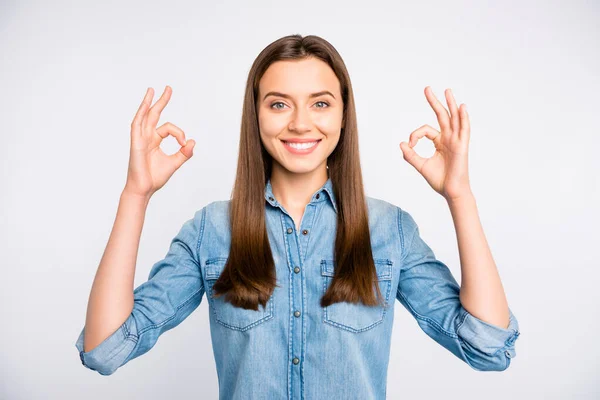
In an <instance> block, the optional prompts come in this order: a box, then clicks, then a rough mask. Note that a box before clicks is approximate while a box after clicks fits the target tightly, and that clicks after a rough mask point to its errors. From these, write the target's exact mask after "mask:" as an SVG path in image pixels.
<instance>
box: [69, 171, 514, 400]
mask: <svg viewBox="0 0 600 400" xmlns="http://www.w3.org/2000/svg"><path fill="white" fill-rule="evenodd" d="M265 200H266V202H265V207H266V225H267V233H268V237H269V241H270V245H271V250H272V253H273V258H274V261H275V268H276V274H277V284H278V285H279V286H278V287H276V288H275V290H274V292H273V294H272V296H271V298H270V299H269V301H268V302H267V306H266V307H265V308H263V307H262V306H260V305H259V309H258V311H255V310H246V309H242V308H236V307H233V306H232V305H231V304H230V303H227V302H224V300H223V296H221V297H217V298H212V292H211V288H212V285H213V284H214V282H215V281H216V279H217V278H218V276H219V275H220V273H221V272H222V270H223V268H224V266H225V262H226V261H227V257H228V251H229V247H230V230H229V220H228V218H229V217H228V203H229V201H214V202H212V203H210V204H208V205H206V206H205V207H203V208H202V209H200V210H198V211H196V212H195V214H194V217H193V218H191V219H190V220H188V221H186V222H185V223H184V224H183V226H182V227H181V229H180V231H179V233H178V234H177V235H176V236H175V238H174V239H173V240H172V241H171V244H170V247H169V250H168V252H167V254H166V256H165V258H164V259H162V260H160V261H158V262H157V263H155V264H154V265H153V267H152V269H151V271H150V274H149V277H148V280H147V281H146V282H144V283H143V284H141V285H140V286H138V287H137V288H136V289H135V290H134V298H135V301H134V308H133V311H132V313H131V315H130V316H129V317H128V318H127V320H126V321H125V322H124V323H123V325H122V326H120V327H119V328H118V329H117V330H116V331H115V332H114V333H113V334H111V335H110V336H109V337H108V338H106V339H105V340H104V341H103V342H102V343H101V344H99V345H98V346H97V347H95V348H94V349H92V350H91V351H89V352H87V353H86V352H84V351H83V337H84V330H83V329H82V331H81V334H80V335H79V338H78V340H77V342H76V347H77V349H78V351H79V355H80V359H81V362H82V363H83V365H84V366H85V367H87V368H89V369H92V370H95V371H97V372H98V373H100V374H101V375H110V374H112V373H114V372H115V371H116V370H117V369H118V368H119V367H121V366H123V365H124V364H126V363H127V362H129V361H131V360H133V359H134V358H137V357H139V356H141V355H143V354H145V353H146V352H148V351H149V350H150V349H151V348H152V347H153V346H154V345H155V344H156V343H157V340H158V338H159V337H160V335H162V334H163V333H165V332H166V331H168V330H170V329H172V328H174V327H176V326H177V325H179V324H180V323H181V322H182V321H183V320H184V319H185V318H187V317H188V316H189V315H190V314H191V313H192V312H193V311H194V310H195V309H196V308H197V307H198V305H199V304H200V303H201V301H202V299H203V296H204V294H205V293H206V295H207V296H206V298H207V301H208V307H209V319H210V333H211V338H212V346H213V354H214V358H215V364H216V369H217V376H218V384H219V398H220V399H248V398H253V399H254V398H255V399H332V398H334V399H385V397H386V382H387V370H388V361H389V355H390V342H391V334H392V326H393V322H394V305H395V301H394V300H398V302H399V303H400V304H402V306H404V307H405V308H406V309H407V310H408V311H409V312H410V314H411V315H412V316H413V317H414V318H415V320H416V322H417V323H418V325H419V326H420V328H421V329H422V330H423V331H424V332H425V333H426V334H427V335H428V336H429V337H431V338H432V339H433V340H435V341H436V342H437V343H439V344H440V345H442V346H443V347H444V348H446V349H448V350H449V351H450V352H451V353H452V354H454V355H455V356H456V357H458V358H459V359H460V360H462V361H464V362H465V363H467V364H468V365H469V366H470V367H472V368H473V369H475V370H477V371H503V370H505V369H506V368H508V366H509V365H510V361H511V359H512V358H513V357H515V355H516V352H515V340H516V339H517V337H518V336H519V326H518V322H517V319H516V318H515V316H514V315H513V313H512V310H510V309H509V313H510V324H509V326H508V328H503V327H499V326H496V325H492V324H490V323H487V322H485V321H482V320H480V319H478V318H477V317H475V316H473V315H471V314H470V313H469V312H468V311H467V310H466V309H465V308H463V307H462V305H461V303H460V300H459V289H460V287H459V285H458V284H457V282H456V280H455V279H454V277H453V276H452V274H451V272H450V270H449V269H448V267H447V266H446V265H445V264H444V263H443V262H441V261H439V260H437V259H436V258H435V255H434V253H433V251H432V250H431V248H430V247H429V246H428V245H427V244H426V243H425V242H424V241H423V239H422V238H421V237H420V235H419V229H418V227H417V225H416V223H415V220H414V219H413V218H412V217H411V215H410V214H409V213H408V212H406V211H404V210H402V209H401V208H399V207H397V206H395V205H392V204H390V203H388V202H386V201H383V200H380V199H375V198H372V197H368V196H367V207H368V216H369V228H370V234H371V246H372V251H373V258H374V261H375V267H376V271H377V284H379V287H380V289H381V293H382V294H383V296H384V298H385V301H386V302H385V304H384V305H381V306H375V307H368V306H364V305H363V304H362V303H358V304H352V303H335V304H333V305H331V306H329V307H325V308H323V307H321V306H320V304H319V301H320V298H321V296H322V295H323V294H324V293H325V290H326V289H327V287H328V285H329V284H330V283H331V281H332V279H333V273H334V262H333V259H334V257H333V256H334V242H335V234H336V224H337V219H336V217H337V212H338V210H337V205H336V200H335V196H334V192H333V188H332V182H331V180H330V179H328V180H327V182H326V183H325V184H324V185H323V186H322V187H321V188H320V189H319V190H318V191H316V192H315V193H313V195H312V197H311V199H310V202H309V204H308V205H307V206H306V208H305V211H304V214H303V216H302V220H301V224H300V230H297V229H296V226H295V223H294V221H293V219H292V217H291V216H290V214H289V213H288V212H287V211H286V210H285V208H284V207H283V206H282V205H281V204H280V203H278V202H277V200H276V199H275V197H274V195H273V192H272V188H271V182H270V180H268V181H267V185H266V187H265Z"/></svg>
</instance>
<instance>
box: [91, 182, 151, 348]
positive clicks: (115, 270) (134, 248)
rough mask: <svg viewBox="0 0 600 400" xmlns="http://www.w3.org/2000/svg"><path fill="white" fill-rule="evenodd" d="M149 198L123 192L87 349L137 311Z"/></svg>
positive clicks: (96, 286) (97, 282) (95, 295)
mask: <svg viewBox="0 0 600 400" xmlns="http://www.w3.org/2000/svg"><path fill="white" fill-rule="evenodd" d="M148 202H149V198H144V197H140V196H135V195H130V194H128V193H127V192H125V191H124V192H123V193H122V194H121V197H120V200H119V207H118V210H117V215H116V218H115V223H114V225H113V229H112V231H111V234H110V237H109V239H108V244H107V246H106V249H105V250H104V254H103V256H102V259H101V261H100V265H99V266H98V270H97V272H96V276H95V278H94V282H93V285H92V289H91V292H90V297H89V301H88V307H87V315H86V323H85V337H84V344H85V346H84V351H85V352H88V351H90V350H92V349H93V348H95V347H96V346H97V345H99V344H100V343H102V342H103V341H104V339H106V338H107V337H108V336H110V334H112V333H113V332H115V331H116V330H117V328H119V327H120V326H121V325H122V324H123V322H125V320H126V319H127V318H128V317H129V315H130V314H131V311H132V310H133V298H134V297H133V290H134V288H133V284H134V277H135V266H136V260H137V253H138V248H139V242H140V236H141V233H142V227H143V224H144V218H145V215H146V208H147V205H148Z"/></svg>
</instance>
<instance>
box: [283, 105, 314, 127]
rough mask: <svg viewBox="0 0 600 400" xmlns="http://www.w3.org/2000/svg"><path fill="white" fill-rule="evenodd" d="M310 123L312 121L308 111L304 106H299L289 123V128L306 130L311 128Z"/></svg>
mask: <svg viewBox="0 0 600 400" xmlns="http://www.w3.org/2000/svg"><path fill="white" fill-rule="evenodd" d="M310 125H311V121H310V115H309V113H308V111H306V110H304V109H303V108H302V107H298V108H296V110H295V111H294V113H293V114H292V120H291V121H290V124H289V125H288V129H289V130H290V131H294V132H305V131H309V130H310Z"/></svg>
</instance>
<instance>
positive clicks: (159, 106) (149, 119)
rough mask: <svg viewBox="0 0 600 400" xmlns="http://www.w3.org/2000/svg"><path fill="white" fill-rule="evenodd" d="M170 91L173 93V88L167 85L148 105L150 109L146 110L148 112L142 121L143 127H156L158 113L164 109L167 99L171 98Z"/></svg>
mask: <svg viewBox="0 0 600 400" xmlns="http://www.w3.org/2000/svg"><path fill="white" fill-rule="evenodd" d="M171 93H173V90H172V89H171V87H170V86H169V85H167V86H166V87H165V91H164V92H163V94H162V95H161V96H160V98H159V99H158V100H157V101H156V103H154V105H153V106H152V107H150V110H148V113H147V114H146V120H145V121H142V126H143V127H145V128H146V129H150V130H152V129H154V128H155V127H156V124H158V119H159V118H160V113H161V112H162V111H163V110H164V109H165V107H166V105H167V103H168V102H169V99H170V98H171Z"/></svg>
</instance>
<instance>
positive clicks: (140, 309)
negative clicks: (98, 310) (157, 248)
mask: <svg viewBox="0 0 600 400" xmlns="http://www.w3.org/2000/svg"><path fill="white" fill-rule="evenodd" d="M204 215H205V208H203V209H201V210H199V211H197V212H196V213H195V215H194V218H191V219H189V220H187V221H186V222H185V223H184V224H183V226H182V227H181V229H180V230H179V232H178V233H177V235H176V236H175V237H174V238H173V240H172V241H171V244H170V247H169V250H168V252H167V254H166V256H165V257H164V258H163V259H162V260H160V261H158V262H156V263H155V264H154V265H153V266H152V268H151V270H150V274H149V276H148V280H147V281H146V282H144V283H142V284H141V285H139V286H138V287H137V288H136V289H135V290H134V291H133V295H134V303H133V310H132V312H131V314H130V315H129V317H128V318H127V320H125V322H123V324H122V325H121V326H120V327H119V328H118V329H117V330H116V331H115V332H113V333H112V334H111V335H110V336H108V337H107V338H106V339H105V340H104V341H103V342H102V343H100V344H99V345H98V346H96V347H94V348H93V349H92V350H90V351H89V352H87V353H86V352H85V351H84V350H83V349H84V346H83V345H84V333H85V327H84V328H83V329H82V330H81V333H80V334H79V337H78V339H77V342H76V344H75V346H76V347H77V350H78V351H79V358H80V359H81V362H82V364H83V365H84V366H85V367H87V368H89V369H91V370H94V371H97V372H98V373H100V374H101V375H110V374H112V373H114V372H115V371H116V370H117V369H118V368H119V367H121V366H123V365H124V364H126V363H127V362H129V361H130V360H132V359H134V358H136V357H139V356H141V355H142V354H145V353H146V352H148V351H149V350H150V349H152V347H154V345H155V344H156V343H157V341H158V339H159V337H160V336H161V335H162V334H163V333H165V332H166V331H168V330H170V329H173V328H174V327H176V326H178V325H179V324H180V323H181V322H182V321H184V320H185V319H186V318H187V317H188V316H189V315H190V314H191V313H192V312H193V311H194V310H195V309H196V308H197V307H198V306H199V305H200V303H201V301H202V296H203V295H204V285H203V283H202V282H203V280H202V277H201V271H200V263H199V256H198V250H199V248H200V243H201V239H202V231H203V227H204V226H203V224H204Z"/></svg>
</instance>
